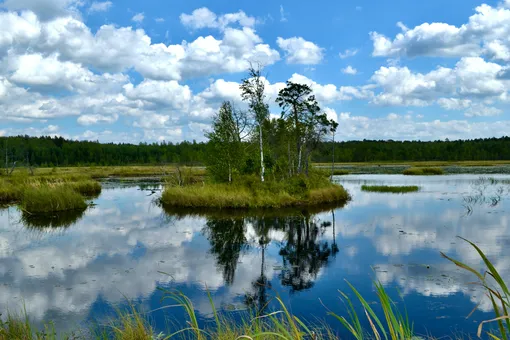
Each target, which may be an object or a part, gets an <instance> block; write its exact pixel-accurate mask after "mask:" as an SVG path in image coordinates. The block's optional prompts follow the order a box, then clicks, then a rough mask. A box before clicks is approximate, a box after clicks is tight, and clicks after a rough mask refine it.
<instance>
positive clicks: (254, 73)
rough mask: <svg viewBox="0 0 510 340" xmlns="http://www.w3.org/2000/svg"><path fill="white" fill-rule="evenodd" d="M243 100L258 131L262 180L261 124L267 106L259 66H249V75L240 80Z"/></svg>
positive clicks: (262, 149) (263, 173) (267, 111)
mask: <svg viewBox="0 0 510 340" xmlns="http://www.w3.org/2000/svg"><path fill="white" fill-rule="evenodd" d="M240 89H241V96H242V99H243V101H245V102H247V103H248V107H249V108H250V113H251V115H252V118H253V121H254V122H255V125H256V127H257V128H258V132H259V147H260V181H261V182H264V175H265V168H264V141H263V136H262V125H263V123H264V121H265V120H266V119H267V118H268V116H269V106H268V105H267V104H266V103H265V99H266V95H265V94H264V89H265V84H264V79H263V78H262V73H261V69H260V68H257V69H255V68H253V67H251V68H250V70H249V77H248V78H245V79H243V80H242V83H241V85H240Z"/></svg>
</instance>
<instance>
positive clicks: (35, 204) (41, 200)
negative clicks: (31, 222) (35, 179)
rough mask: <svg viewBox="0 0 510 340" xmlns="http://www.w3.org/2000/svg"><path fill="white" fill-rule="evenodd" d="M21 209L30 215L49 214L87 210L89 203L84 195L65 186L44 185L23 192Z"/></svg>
mask: <svg viewBox="0 0 510 340" xmlns="http://www.w3.org/2000/svg"><path fill="white" fill-rule="evenodd" d="M20 206H21V209H22V210H23V211H25V212H26V213H29V214H47V213H54V212H60V211H67V210H85V209H86V208H87V203H85V200H84V198H83V196H82V195H80V194H79V193H78V192H76V191H75V190H73V189H72V188H69V187H65V186H56V187H52V186H49V185H42V186H39V187H37V188H33V187H29V188H26V189H25V190H24V191H23V195H22V198H21V204H20Z"/></svg>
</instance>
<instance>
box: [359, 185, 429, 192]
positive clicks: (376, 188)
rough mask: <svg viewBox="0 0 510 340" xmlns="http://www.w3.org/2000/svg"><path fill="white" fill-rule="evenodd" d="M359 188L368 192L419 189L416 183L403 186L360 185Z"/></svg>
mask: <svg viewBox="0 0 510 340" xmlns="http://www.w3.org/2000/svg"><path fill="white" fill-rule="evenodd" d="M361 190H362V191H369V192H390V193H406V192H416V191H419V190H420V187H418V186H416V185H404V186H390V185H362V186H361Z"/></svg>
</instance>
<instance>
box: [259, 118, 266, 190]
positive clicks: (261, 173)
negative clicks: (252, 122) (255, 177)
mask: <svg viewBox="0 0 510 340" xmlns="http://www.w3.org/2000/svg"><path fill="white" fill-rule="evenodd" d="M259 140H260V181H261V182H264V174H265V173H266V169H265V168H264V146H263V144H262V125H261V124H259Z"/></svg>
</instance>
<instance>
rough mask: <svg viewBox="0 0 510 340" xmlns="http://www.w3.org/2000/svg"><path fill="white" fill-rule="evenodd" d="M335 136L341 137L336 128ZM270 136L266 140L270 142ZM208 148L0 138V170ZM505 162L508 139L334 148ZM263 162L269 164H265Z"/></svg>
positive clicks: (373, 154)
mask: <svg viewBox="0 0 510 340" xmlns="http://www.w3.org/2000/svg"><path fill="white" fill-rule="evenodd" d="M339 130H340V132H339V133H338V134H341V127H340V129H339ZM270 137H271V136H268V138H270ZM210 148H211V146H210V145H209V144H208V143H197V142H182V143H177V144H173V143H165V142H163V143H152V144H149V143H140V144H113V143H109V144H102V143H99V142H92V141H73V140H66V139H64V138H61V137H29V136H16V137H0V164H1V166H2V167H3V166H4V163H5V156H6V150H7V158H8V162H9V163H10V164H12V162H17V164H18V165H22V164H25V163H27V162H28V163H30V164H31V165H33V166H50V167H53V166H80V165H134V164H164V163H182V164H203V163H204V162H205V161H206V158H207V155H208V152H210V151H211V149H210ZM332 150H333V143H332V142H321V143H319V145H318V148H317V149H316V150H315V151H314V153H313V154H312V160H313V161H314V162H330V161H331V160H332ZM484 160H510V137H502V138H488V139H473V140H457V141H431V142H421V141H404V142H400V141H391V140H390V141H382V140H363V141H349V142H336V143H335V161H336V162H377V161H380V162H384V161H387V162H391V161H484ZM268 161H271V159H270V158H268Z"/></svg>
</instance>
